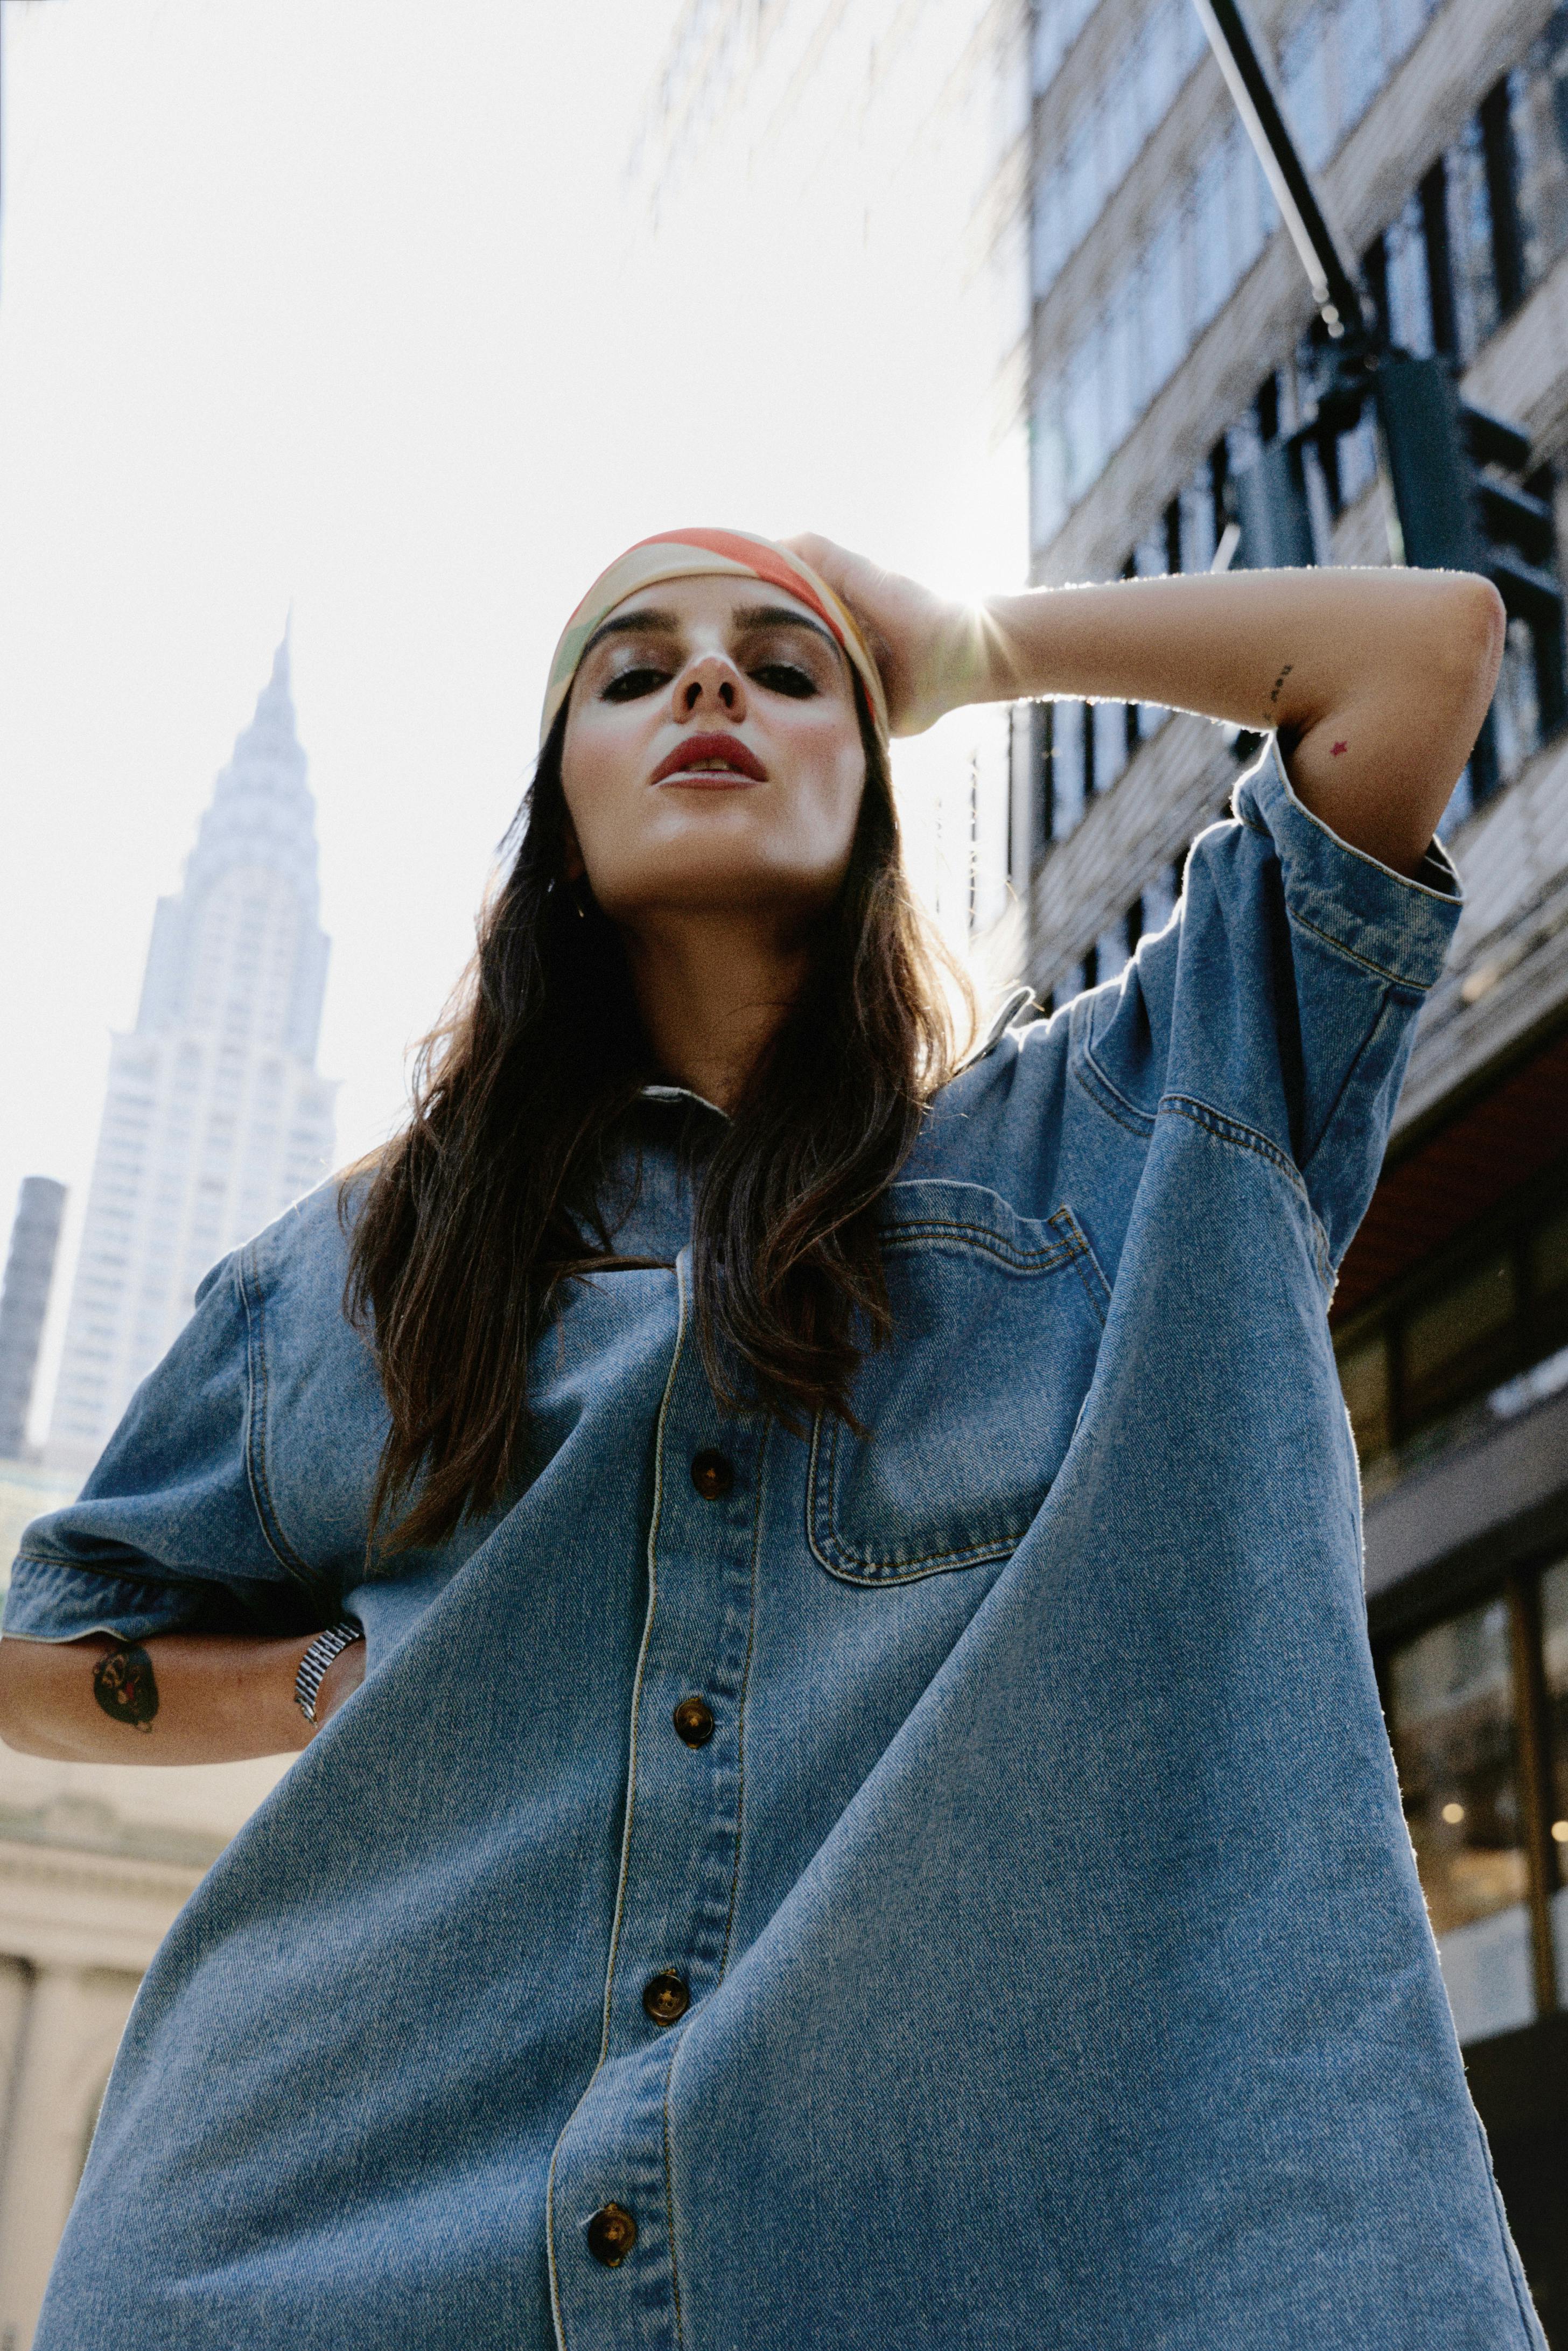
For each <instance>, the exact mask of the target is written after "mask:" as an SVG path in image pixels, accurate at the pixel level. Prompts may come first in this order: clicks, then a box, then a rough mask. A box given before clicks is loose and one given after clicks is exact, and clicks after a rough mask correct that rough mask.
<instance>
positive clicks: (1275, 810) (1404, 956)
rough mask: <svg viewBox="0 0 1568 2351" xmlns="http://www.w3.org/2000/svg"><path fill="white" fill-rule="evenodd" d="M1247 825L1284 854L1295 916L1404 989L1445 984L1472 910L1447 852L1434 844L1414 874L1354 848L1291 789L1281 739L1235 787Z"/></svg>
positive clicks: (1283, 868)
mask: <svg viewBox="0 0 1568 2351" xmlns="http://www.w3.org/2000/svg"><path fill="white" fill-rule="evenodd" d="M1236 813H1237V815H1238V816H1239V818H1240V820H1241V821H1242V822H1243V824H1250V825H1252V826H1253V827H1254V828H1256V829H1257V830H1258V831H1263V832H1267V833H1268V834H1269V835H1270V837H1271V839H1272V840H1273V842H1274V845H1275V848H1276V849H1277V851H1278V852H1279V857H1280V867H1281V872H1282V873H1283V875H1284V883H1285V904H1286V905H1287V907H1288V909H1289V911H1290V914H1291V919H1292V920H1293V921H1295V922H1298V923H1301V924H1302V925H1304V926H1305V927H1306V928H1307V929H1308V930H1311V931H1315V932H1316V933H1317V934H1318V935H1319V936H1320V937H1322V938H1325V939H1327V940H1328V941H1329V943H1330V944H1331V946H1337V947H1340V948H1342V949H1343V952H1344V953H1345V954H1346V955H1350V956H1354V957H1355V959H1356V961H1357V962H1358V963H1362V964H1364V965H1366V966H1367V967H1368V968H1369V969H1370V970H1372V971H1375V972H1377V973H1379V974H1380V975H1381V976H1382V977H1384V978H1385V979H1391V980H1394V981H1396V982H1397V983H1398V984H1399V986H1401V987H1412V988H1416V989H1419V990H1420V991H1422V992H1423V993H1425V991H1426V990H1427V988H1429V987H1432V986H1433V985H1434V983H1435V982H1436V981H1437V977H1438V975H1439V974H1440V973H1441V971H1442V968H1443V964H1444V961H1445V958H1446V957H1447V956H1448V947H1449V945H1450V943H1451V941H1452V939H1453V935H1454V932H1455V930H1456V928H1457V927H1458V920H1459V915H1460V914H1461V912H1462V911H1463V907H1464V892H1463V890H1462V888H1461V886H1460V883H1459V878H1458V874H1457V873H1456V872H1455V871H1454V868H1453V866H1452V865H1451V864H1450V862H1449V861H1448V852H1447V850H1446V849H1445V848H1444V847H1443V844H1442V842H1441V841H1436V840H1434V841H1433V842H1432V844H1431V846H1430V847H1429V848H1428V850H1427V854H1426V856H1425V857H1424V858H1423V859H1422V861H1421V865H1420V869H1419V871H1418V872H1417V873H1416V876H1415V878H1414V879H1412V878H1411V877H1410V876H1409V875H1408V874H1405V873H1396V872H1394V870H1393V868H1392V866H1388V865H1384V864H1381V863H1380V862H1378V860H1377V859H1376V858H1375V857H1369V856H1368V855H1367V853H1366V852H1365V851H1364V850H1363V849H1353V848H1352V847H1351V846H1350V844H1349V842H1348V841H1342V840H1341V839H1340V837H1339V835H1338V834H1337V833H1335V832H1331V831H1330V830H1329V828H1328V826H1327V825H1326V824H1324V822H1323V821H1322V818H1321V817H1316V816H1314V815H1313V814H1312V810H1310V809H1309V808H1307V807H1305V806H1304V805H1303V804H1302V802H1301V800H1299V799H1297V797H1296V795H1295V793H1294V792H1293V791H1292V789H1291V782H1290V778H1288V776H1287V775H1286V773H1285V768H1284V762H1283V761H1282V759H1281V757H1280V746H1279V739H1278V737H1275V738H1273V739H1272V740H1271V742H1270V747H1269V749H1268V751H1266V752H1265V754H1264V755H1263V757H1262V758H1261V759H1260V761H1259V762H1258V765H1257V766H1256V767H1255V768H1251V769H1250V770H1249V773H1248V774H1247V775H1245V776H1244V777H1243V778H1242V779H1241V781H1240V783H1239V785H1238V786H1237V788H1236Z"/></svg>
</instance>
